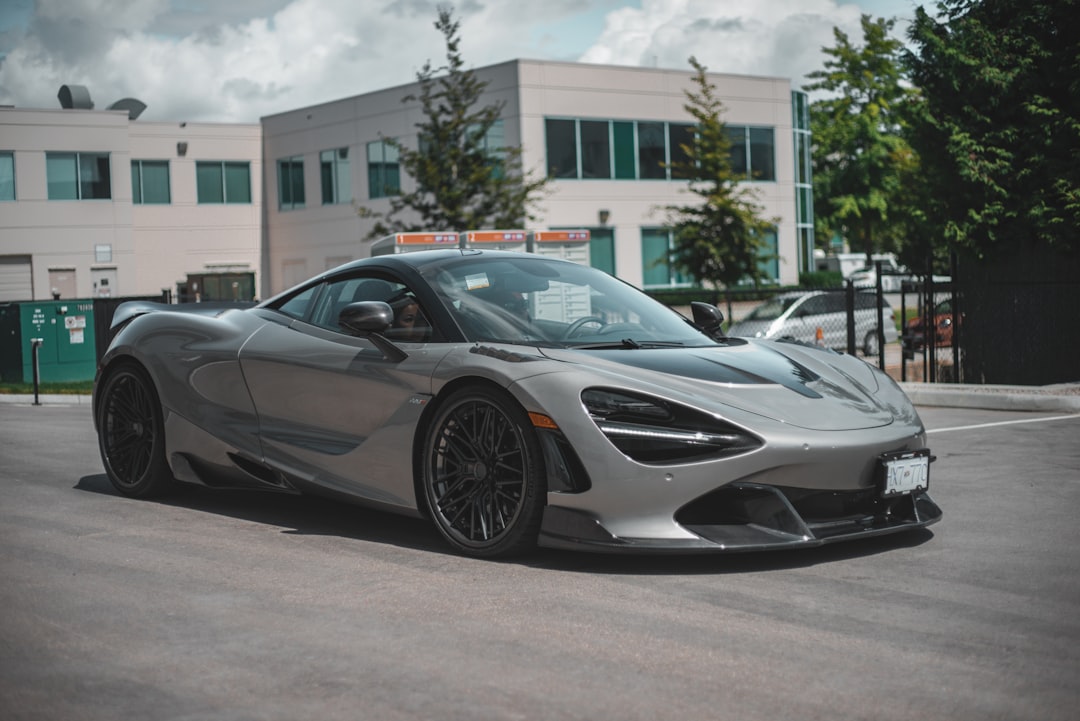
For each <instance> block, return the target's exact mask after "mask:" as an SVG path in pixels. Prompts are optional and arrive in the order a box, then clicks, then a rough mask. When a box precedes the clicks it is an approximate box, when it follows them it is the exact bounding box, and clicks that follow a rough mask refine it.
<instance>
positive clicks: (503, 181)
mask: <svg viewBox="0 0 1080 721" xmlns="http://www.w3.org/2000/svg"><path fill="white" fill-rule="evenodd" d="M435 27H436V29H438V30H439V32H441V33H442V34H443V37H444V38H445V39H446V65H445V66H443V67H439V68H434V67H432V64H431V61H430V60H429V61H427V62H425V63H424V66H423V68H421V69H420V71H419V72H417V74H416V77H417V80H418V81H419V83H420V92H419V95H408V96H406V97H405V98H403V99H402V102H403V103H414V102H417V101H419V103H420V107H421V108H422V110H423V115H424V118H423V120H422V121H420V122H418V123H417V124H416V128H417V131H418V132H417V137H418V147H417V148H410V147H408V146H406V145H404V144H403V143H401V142H400V141H399V140H397V139H394V138H386V139H385V141H386V142H387V143H388V144H390V145H392V146H393V147H395V148H397V150H398V153H399V162H400V164H401V167H402V168H403V169H404V171H405V173H406V174H407V175H408V176H409V177H410V178H411V179H412V180H413V183H414V184H415V189H414V190H412V191H411V192H407V193H400V194H398V195H394V196H392V197H391V198H390V210H389V211H388V212H386V213H377V212H374V211H372V210H370V209H369V208H363V207H362V208H361V209H360V214H361V216H363V217H367V218H374V219H375V220H376V223H375V225H374V227H373V228H372V230H371V232H370V233H369V236H368V237H371V238H375V237H379V236H382V235H386V234H388V233H395V232H402V231H413V230H454V231H464V230H474V229H483V228H520V227H522V226H524V225H525V222H526V220H535V218H536V216H535V215H534V214H533V212H532V206H533V205H534V204H535V203H536V202H537V200H538V196H539V194H540V193H541V192H542V191H543V189H544V187H545V185H546V184H547V178H546V177H540V178H533V177H532V176H531V174H527V173H525V172H524V169H523V167H522V163H521V148H520V147H497V148H495V147H489V141H490V135H489V133H490V131H491V130H492V128H494V127H495V125H496V124H497V123H498V122H499V120H500V117H501V114H502V110H503V106H504V105H505V103H504V102H495V103H489V104H487V105H483V106H479V101H480V96H481V95H482V93H483V92H484V89H485V88H486V87H487V82H486V81H482V80H480V79H478V78H477V76H476V73H475V72H474V71H472V70H468V69H466V68H465V63H464V60H463V59H462V57H461V51H460V49H459V45H460V42H461V39H460V35H459V30H460V23H459V22H458V21H456V20H454V19H453V15H452V10H451V9H450V8H449V7H440V8H439V18H438V20H437V21H436V22H435Z"/></svg>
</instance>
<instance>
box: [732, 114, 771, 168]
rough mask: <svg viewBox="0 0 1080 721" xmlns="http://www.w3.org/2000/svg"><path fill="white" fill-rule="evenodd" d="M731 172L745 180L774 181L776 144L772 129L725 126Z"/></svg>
mask: <svg viewBox="0 0 1080 721" xmlns="http://www.w3.org/2000/svg"><path fill="white" fill-rule="evenodd" d="M727 132H728V139H729V140H730V141H731V170H732V171H733V172H734V173H735V174H736V175H744V176H746V179H747V180H776V160H775V149H776V142H775V139H774V133H773V129H772V128H752V127H747V126H745V125H729V126H727Z"/></svg>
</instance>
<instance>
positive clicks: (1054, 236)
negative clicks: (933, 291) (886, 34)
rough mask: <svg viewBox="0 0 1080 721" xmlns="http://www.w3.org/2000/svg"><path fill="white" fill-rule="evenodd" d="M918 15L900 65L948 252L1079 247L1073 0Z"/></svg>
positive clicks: (950, 4)
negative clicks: (913, 93)
mask: <svg viewBox="0 0 1080 721" xmlns="http://www.w3.org/2000/svg"><path fill="white" fill-rule="evenodd" d="M937 7H938V14H937V17H931V16H930V15H929V14H927V12H926V11H925V10H924V9H923V8H921V7H920V8H918V9H917V10H916V14H915V21H914V23H913V24H912V25H911V27H910V29H909V31H908V35H909V39H910V40H911V42H912V44H913V50H912V51H911V52H910V53H909V54H908V55H907V57H906V62H907V64H908V67H909V69H910V76H911V78H912V81H913V82H914V83H916V84H917V85H918V86H919V87H920V89H921V92H922V99H921V109H920V114H919V116H918V122H917V123H916V124H915V125H914V127H913V133H912V141H911V142H912V145H913V146H914V147H915V148H916V150H917V151H918V152H919V153H920V155H921V156H922V158H923V161H922V163H923V169H924V172H923V182H924V183H925V185H926V187H927V189H928V191H929V192H928V195H929V199H930V203H929V205H928V206H927V210H928V213H929V214H930V216H931V221H932V222H933V223H935V224H936V226H937V228H938V229H939V232H940V233H941V235H942V237H943V238H944V239H946V240H947V241H949V243H950V244H951V245H952V247H955V248H957V249H960V250H965V251H971V252H972V253H973V254H974V255H975V256H977V257H981V256H985V255H986V254H987V253H989V252H990V251H991V250H993V249H995V248H997V247H999V246H1000V245H1002V244H1003V243H1007V244H1009V245H1010V246H1013V247H1023V246H1030V245H1041V246H1043V247H1054V246H1057V247H1070V246H1071V247H1076V240H1075V238H1076V232H1077V230H1076V229H1077V228H1078V227H1080V80H1078V78H1080V43H1078V40H1077V36H1076V33H1075V29H1076V27H1077V26H1076V18H1077V17H1080V2H1077V0H1023V1H1021V0H994V2H976V1H975V0H944V1H943V2H940V3H938V6H937Z"/></svg>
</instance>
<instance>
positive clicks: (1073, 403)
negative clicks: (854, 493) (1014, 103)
mask: <svg viewBox="0 0 1080 721" xmlns="http://www.w3.org/2000/svg"><path fill="white" fill-rule="evenodd" d="M900 387H901V388H903V389H904V392H905V393H907V394H908V397H909V398H911V400H912V402H914V403H915V405H917V406H938V407H949V408H981V409H984V410H999V411H1041V412H1050V413H1080V383H1058V384H1055V385H1049V386H1005V385H986V386H980V385H965V384H956V383H913V382H907V383H900ZM38 402H39V404H40V405H50V406H78V405H90V396H89V395H40V396H38ZM0 403H12V404H16V405H24V406H32V405H33V404H34V396H33V394H23V395H18V394H2V393H0Z"/></svg>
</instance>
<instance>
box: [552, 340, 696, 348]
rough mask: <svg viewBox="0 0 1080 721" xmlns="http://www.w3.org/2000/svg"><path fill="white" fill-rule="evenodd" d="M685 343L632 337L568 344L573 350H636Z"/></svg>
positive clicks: (674, 346) (676, 345)
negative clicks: (639, 339)
mask: <svg viewBox="0 0 1080 721" xmlns="http://www.w3.org/2000/svg"><path fill="white" fill-rule="evenodd" d="M685 345H686V344H685V343H682V342H680V341H675V340H641V341H638V340H634V339H633V338H623V339H622V340H619V341H611V342H609V343H586V344H584V345H574V346H570V347H571V348H574V349H575V350H607V349H610V348H619V349H622V350H637V349H639V348H681V347H683V346H685Z"/></svg>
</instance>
